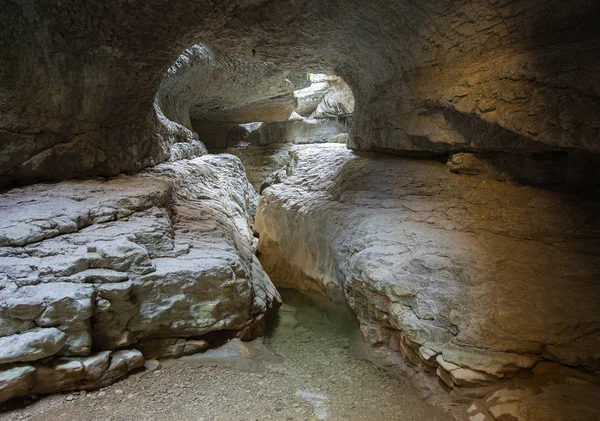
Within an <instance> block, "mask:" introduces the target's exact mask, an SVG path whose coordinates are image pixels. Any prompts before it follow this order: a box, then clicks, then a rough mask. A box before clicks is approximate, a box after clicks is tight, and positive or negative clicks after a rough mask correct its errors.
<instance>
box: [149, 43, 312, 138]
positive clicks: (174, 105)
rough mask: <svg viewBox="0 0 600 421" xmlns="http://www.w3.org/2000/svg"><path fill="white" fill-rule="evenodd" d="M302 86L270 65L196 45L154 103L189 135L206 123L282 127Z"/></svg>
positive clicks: (171, 70) (179, 61) (173, 70)
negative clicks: (273, 123)
mask: <svg viewBox="0 0 600 421" xmlns="http://www.w3.org/2000/svg"><path fill="white" fill-rule="evenodd" d="M290 79H292V80H294V81H297V83H299V84H298V85H294V83H292V82H291V81H290ZM302 82H305V83H302ZM306 82H307V81H305V80H303V79H302V78H298V77H294V75H292V74H290V72H284V71H282V70H280V69H278V68H277V67H276V66H275V65H274V64H273V63H267V62H262V61H256V60H254V61H251V60H242V59H239V58H236V57H234V56H232V55H230V54H227V53H224V52H222V51H219V50H218V49H216V48H214V47H212V46H210V45H207V44H198V45H195V46H193V47H190V48H188V49H187V50H186V51H184V52H183V54H182V55H181V56H179V58H178V59H177V61H176V62H175V64H173V66H171V67H170V68H169V70H168V71H167V75H166V77H165V79H164V80H163V81H162V84H161V86H160V89H159V91H158V103H159V105H160V107H161V109H162V110H163V112H164V113H165V115H166V116H167V117H168V118H169V119H170V120H173V121H176V122H178V123H180V124H182V125H183V126H185V127H187V128H188V129H190V130H193V126H201V125H203V124H209V123H212V124H215V123H220V124H222V125H232V124H240V123H252V122H255V121H264V122H271V121H285V120H287V119H288V117H289V116H290V114H291V113H292V111H294V109H295V108H296V99H295V98H294V94H293V92H294V90H296V89H300V88H302V87H304V86H305V85H306ZM192 120H193V121H194V122H193V124H192Z"/></svg>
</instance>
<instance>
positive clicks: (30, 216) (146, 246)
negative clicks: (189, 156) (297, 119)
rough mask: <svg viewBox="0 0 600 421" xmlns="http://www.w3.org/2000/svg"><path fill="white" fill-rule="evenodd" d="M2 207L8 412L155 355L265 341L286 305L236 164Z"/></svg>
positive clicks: (53, 190) (76, 189) (79, 185)
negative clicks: (258, 245) (16, 402)
mask: <svg viewBox="0 0 600 421" xmlns="http://www.w3.org/2000/svg"><path fill="white" fill-rule="evenodd" d="M0 199H1V200H0V213H1V214H2V222H0V282H1V284H2V285H1V287H2V288H1V289H0V327H1V329H0V348H1V350H0V400H2V401H4V400H7V399H9V398H11V397H15V396H22V395H26V394H29V393H51V392H57V391H61V390H71V389H80V388H97V387H101V386H104V385H106V384H109V383H111V382H113V381H115V380H117V379H118V378H120V377H123V376H124V375H126V374H127V373H128V372H129V371H131V370H133V369H136V368H138V367H140V366H141V365H143V363H144V357H143V356H142V352H143V353H144V355H145V356H146V357H151V358H155V357H161V356H180V355H183V354H189V353H194V352H198V351H201V350H204V349H206V347H208V346H209V345H210V341H211V338H212V336H211V335H217V336H218V335H219V334H220V335H225V336H226V337H231V336H239V337H241V338H243V339H252V338H254V337H256V336H258V335H261V334H262V332H263V328H264V320H263V318H264V314H265V313H266V312H267V311H269V310H270V309H273V308H275V307H277V306H278V305H279V301H280V300H279V295H278V293H277V291H276V290H275V289H274V287H273V285H272V284H271V282H270V280H269V278H268V277H267V275H266V274H265V272H264V271H263V269H262V267H261V265H260V263H259V262H258V260H257V258H256V257H255V256H254V250H253V248H252V241H253V234H252V214H253V212H254V209H255V206H256V201H257V195H256V193H255V191H254V189H253V188H252V186H251V185H250V184H249V183H248V181H247V179H246V177H245V172H244V169H243V167H242V166H241V163H240V161H239V159H238V158H235V157H233V156H231V155H219V156H208V155H205V156H203V157H201V158H196V159H194V160H183V161H179V162H176V163H169V164H162V165H159V166H157V167H154V168H153V169H151V170H149V171H147V172H144V173H142V174H140V175H139V176H137V177H127V176H120V177H118V178H115V179H109V180H99V181H67V182H63V183H60V184H37V185H35V186H31V187H26V188H20V189H13V190H9V191H7V192H6V193H3V194H2V195H1V196H0ZM122 348H127V350H121V349H122ZM131 348H138V349H140V350H141V351H142V352H140V351H137V350H135V349H131Z"/></svg>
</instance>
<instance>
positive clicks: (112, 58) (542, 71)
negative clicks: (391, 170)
mask: <svg viewBox="0 0 600 421" xmlns="http://www.w3.org/2000/svg"><path fill="white" fill-rule="evenodd" d="M116 6H118V7H115V5H114V4H110V5H108V4H97V3H96V2H91V1H78V2H75V1H67V2H65V3H63V4H62V5H61V6H60V7H57V6H56V5H55V4H54V3H53V2H50V1H41V2H40V1H32V0H27V1H19V2H16V1H10V0H3V1H2V10H3V13H4V15H5V19H4V25H3V27H2V30H1V32H0V37H1V38H0V45H1V52H2V61H1V63H2V64H1V65H0V66H1V67H0V97H2V99H3V103H2V104H1V105H0V106H1V109H2V113H1V115H0V136H1V141H2V152H1V155H0V177H1V178H0V180H1V184H4V185H6V184H8V183H11V182H15V181H16V182H31V181H35V180H48V179H62V178H67V177H76V176H86V175H114V174H117V173H119V172H122V171H136V170H139V169H141V168H143V167H145V166H148V165H152V164H154V163H157V162H161V161H164V160H166V159H167V158H168V157H169V154H170V144H171V143H172V141H173V138H174V134H173V131H172V130H169V129H166V128H165V126H164V125H163V124H162V123H160V120H159V118H158V117H157V115H156V111H155V110H154V108H153V104H154V98H155V95H156V92H157V89H158V87H159V85H160V83H161V80H162V77H163V74H164V73H165V71H166V69H167V68H168V66H170V65H171V64H172V63H173V62H174V61H175V59H176V58H177V56H178V55H179V54H180V53H181V51H182V50H183V49H184V48H185V47H188V46H190V45H193V44H195V43H197V42H200V41H208V42H209V43H212V44H214V45H216V46H218V47H220V48H222V49H224V50H225V51H228V52H230V53H233V54H235V55H237V56H240V57H244V58H248V59H260V60H265V61H272V62H275V63H276V64H277V65H279V66H280V67H281V68H285V69H288V70H300V71H310V70H318V71H329V72H332V73H333V72H335V73H336V74H339V75H341V76H342V77H343V78H344V79H345V80H346V81H347V82H348V83H349V84H350V86H351V87H352V89H353V91H354V94H355V97H356V102H357V106H356V112H355V120H356V124H355V127H354V130H353V133H352V135H351V137H350V140H349V145H350V146H351V147H352V148H355V149H361V150H387V151H417V152H423V151H426V152H431V151H433V152H450V151H464V150H513V151H529V152H531V151H538V150H548V149H551V150H562V149H569V148H575V149H584V150H591V151H595V152H597V151H598V149H599V148H600V146H599V145H600V143H599V142H597V139H598V122H597V121H595V120H594V119H593V118H590V117H589V116H592V115H600V105H599V101H598V86H599V83H598V81H597V77H596V76H595V75H596V74H598V68H599V66H600V61H599V60H598V57H597V54H590V53H594V52H596V53H597V51H598V30H597V29H596V25H595V24H594V22H595V21H596V20H597V18H598V17H599V14H600V7H598V5H597V4H596V3H595V2H593V1H589V0H576V1H575V2H572V3H571V4H570V7H569V8H568V9H567V8H564V7H563V6H562V4H561V2H560V1H558V0H554V1H550V2H547V1H542V0H521V1H518V2H501V1H500V2H499V1H493V0H490V1H486V2H480V1H467V0H465V1H460V2H456V1H450V0H430V1H427V2H425V3H419V4H417V3H414V2H411V1H384V0H382V1H377V2H368V3H365V2H362V1H358V0H353V1H341V0H337V1H325V0H314V1H300V0H287V1H284V0H278V1H274V2H266V1H239V0H238V1H222V2H218V3H215V2H210V1H189V0H177V1H169V2H167V1H161V2H153V4H152V5H147V4H144V3H143V2H139V1H129V2H119V3H118V5H116ZM482 133H483V135H482Z"/></svg>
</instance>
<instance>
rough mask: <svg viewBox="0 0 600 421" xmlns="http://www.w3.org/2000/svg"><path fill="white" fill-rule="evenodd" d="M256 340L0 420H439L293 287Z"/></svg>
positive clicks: (352, 333) (345, 328)
mask: <svg viewBox="0 0 600 421" xmlns="http://www.w3.org/2000/svg"><path fill="white" fill-rule="evenodd" d="M284 301H286V302H287V304H285V305H284V307H283V308H282V309H281V310H280V312H279V315H280V317H279V323H278V325H277V327H276V328H275V329H274V331H273V333H272V334H271V335H269V336H268V337H267V338H266V339H265V341H264V343H263V340H262V339H259V340H256V341H254V342H252V343H241V342H239V341H237V340H234V341H231V342H229V343H228V344H226V345H225V346H224V347H222V348H219V349H217V350H215V351H209V352H207V353H205V354H198V355H197V356H191V357H185V358H183V359H180V360H164V361H162V362H161V366H160V368H159V369H157V370H155V371H143V372H139V373H136V374H134V375H132V376H130V377H129V378H127V379H125V380H123V381H121V382H118V383H116V384H113V385H111V386H109V387H106V388H104V389H101V390H98V391H91V392H87V393H86V392H73V393H64V394H57V395H52V396H47V397H42V398H40V399H38V400H37V401H35V402H32V403H30V404H28V405H23V404H13V407H12V408H11V409H8V410H5V411H4V412H3V413H1V414H0V420H36V421H48V420H110V421H126V420H127V421H130V420H145V421H146V420H147V421H150V420H181V421H188V420H189V421H209V420H223V421H225V420H227V421H234V420H235V421H238V420H239V421H242V420H244V421H247V420H320V419H327V420H340V421H341V420H348V421H350V420H357V421H358V420H377V421H385V420H401V421H448V420H451V419H453V418H450V417H449V416H448V415H446V414H443V413H441V412H440V411H437V410H435V409H433V408H432V407H431V406H430V405H428V404H427V403H425V402H423V401H421V400H420V399H419V398H418V397H417V396H416V395H415V393H414V392H413V390H412V389H411V387H410V385H409V384H408V382H407V381H405V382H402V381H399V380H396V379H393V378H391V377H389V376H388V375H386V373H385V372H383V371H382V370H380V369H378V368H376V367H375V366H374V365H372V364H371V363H369V362H366V361H363V360H361V359H358V358H356V357H354V356H353V353H352V352H351V349H352V347H351V345H352V343H353V341H354V340H356V327H355V326H352V325H350V324H349V323H347V321H346V320H345V319H343V318H341V317H337V316H336V315H335V314H334V313H328V312H324V311H322V310H321V309H318V308H317V307H315V306H314V305H312V304H311V303H310V302H309V301H308V300H306V299H304V298H302V297H301V296H299V295H297V294H296V295H289V294H288V295H287V296H285V295H284Z"/></svg>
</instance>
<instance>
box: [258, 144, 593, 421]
mask: <svg viewBox="0 0 600 421" xmlns="http://www.w3.org/2000/svg"><path fill="white" fill-rule="evenodd" d="M294 150H295V153H296V154H297V161H296V162H295V163H294V164H295V165H294V166H293V168H292V169H291V171H288V173H289V174H290V175H289V176H288V177H287V178H284V179H283V180H282V182H281V183H279V184H274V185H272V186H271V187H270V188H268V189H266V190H265V191H264V192H263V197H262V199H261V202H260V204H259V208H258V213H257V217H256V227H257V230H258V231H259V233H260V241H259V252H260V254H259V255H260V258H261V261H262V263H263V266H264V267H265V270H266V271H267V273H269V275H270V276H271V278H272V279H273V281H274V282H275V284H276V285H279V286H282V287H288V288H297V289H300V290H303V291H307V292H310V293H313V294H314V293H317V294H321V295H322V296H325V297H328V298H329V299H331V300H333V301H337V302H340V303H347V304H348V305H350V307H351V308H352V309H353V310H354V312H355V313H356V315H357V317H358V320H359V321H360V324H361V330H362V333H363V336H364V338H365V340H366V341H367V342H368V343H369V344H370V345H371V347H373V348H374V349H375V355H377V356H378V357H380V358H381V359H382V360H383V363H384V365H387V366H388V367H389V366H391V367H392V370H393V369H394V367H396V368H398V369H399V370H400V371H403V372H404V373H405V374H408V375H410V376H417V377H419V376H421V377H422V375H416V374H414V373H413V372H412V371H410V370H408V371H407V370H406V369H403V368H402V367H404V365H405V364H408V365H409V366H412V367H417V368H419V369H418V371H420V372H429V373H432V374H431V375H432V376H435V375H437V376H438V377H439V378H440V379H441V380H442V381H443V382H444V383H446V384H447V385H448V386H449V387H451V388H454V390H455V391H454V392H453V396H455V397H459V396H464V397H465V398H464V399H467V400H468V399H473V398H476V397H481V398H486V399H487V401H482V402H483V403H481V404H482V405H484V406H483V408H486V407H487V408H488V409H490V410H492V409H493V407H494V406H495V405H499V404H500V403H511V404H512V406H510V405H509V407H505V408H504V410H506V411H507V413H509V414H513V416H515V417H516V418H515V419H520V420H521V419H523V420H524V419H536V420H537V419H540V420H541V419H555V418H556V417H555V418H543V416H538V417H537V418H536V417H534V416H531V418H528V417H527V416H526V414H525V415H523V414H521V415H519V414H518V413H519V409H518V406H519V404H518V402H519V401H521V399H523V402H524V403H523V406H522V408H521V410H522V411H524V413H526V412H527V410H526V409H524V408H525V406H526V405H539V406H540V408H547V407H548V405H552V401H553V400H554V398H553V396H556V394H557V393H559V391H560V390H566V389H568V388H569V387H570V384H574V383H577V384H579V383H581V384H585V385H586V386H585V387H587V388H589V390H590V391H591V390H594V392H590V393H593V394H594V396H596V397H597V396H598V395H599V393H600V392H599V391H598V388H597V386H592V384H593V383H594V382H595V380H594V379H593V377H591V376H590V375H589V373H598V372H599V371H600V359H599V355H598V349H599V345H600V336H599V334H598V326H600V319H599V318H598V315H599V314H600V307H599V303H598V300H597V297H598V294H599V293H600V290H599V288H600V285H599V284H598V279H599V278H598V276H599V273H600V272H599V270H600V267H599V266H598V262H599V261H600V259H599V254H600V221H599V220H598V217H597V216H598V215H599V214H600V213H599V211H600V208H599V205H598V203H600V202H599V201H598V196H597V194H592V193H590V192H587V194H581V195H578V194H575V193H570V191H572V190H569V189H566V190H561V189H558V188H556V189H550V188H534V187H527V186H519V185H516V184H513V183H510V182H500V181H497V180H495V179H490V178H488V177H480V176H471V175H466V174H455V173H453V172H451V171H449V168H447V166H446V165H444V163H440V162H435V161H423V160H411V159H407V158H393V157H385V156H381V155H361V156H360V157H359V156H357V155H354V154H353V152H352V151H349V150H347V149H345V147H344V146H343V145H319V146H295V147H294ZM452 168H454V167H452ZM552 364H554V365H552ZM544 367H545V368H544ZM573 368H575V369H577V370H578V371H577V370H572V369H573ZM532 369H533V371H534V372H536V373H537V374H540V375H546V374H548V373H549V372H552V373H553V374H552V376H553V377H551V378H550V377H543V379H544V380H543V381H542V380H541V378H542V377H540V379H538V380H536V381H537V382H538V383H537V384H536V385H532V384H530V383H527V380H526V379H527V378H528V376H529V377H530V374H526V373H531V371H530V370H532ZM536 370H537V371H536ZM560 370H564V372H562V373H563V375H562V376H560V375H557V374H556V373H557V372H558V371H560ZM508 379H511V380H508ZM509 381H510V382H514V383H507V384H508V386H507V385H505V386H493V388H498V387H510V388H515V387H517V386H519V387H522V388H525V389H527V390H528V391H527V392H526V393H525V394H523V395H521V396H517V397H513V398H510V399H509V398H507V399H506V400H504V401H498V400H496V399H494V397H493V396H491V393H492V391H493V390H495V389H493V388H488V389H486V388H482V386H487V385H497V384H501V385H502V384H503V383H502V382H509ZM521 381H522V382H523V384H521V383H519V382H521ZM552 384H555V385H556V386H552V387H556V390H554V391H551V389H546V388H547V387H551V386H549V385H552ZM538 387H542V389H536V388H538ZM465 390H467V391H465ZM541 390H543V391H544V394H542V392H541ZM546 391H547V392H548V394H545V393H546ZM423 393H424V395H425V396H428V395H431V393H437V392H436V391H435V387H433V386H427V387H425V390H424V391H423ZM503 393H504V392H503ZM534 395H535V396H537V397H535V398H534V397H533V396H534ZM531 399H532V401H531V403H527V404H525V402H526V401H528V400H531ZM596 399H597V398H596ZM486 402H487V403H486ZM533 402H537V403H535V404H534V403H533ZM582 402H583V403H582ZM579 404H582V405H583V406H584V407H585V406H586V405H587V406H588V407H587V409H585V408H584V409H582V411H583V413H585V414H588V415H590V412H589V409H590V408H592V409H593V401H592V402H590V401H589V399H587V398H585V397H584V398H581V400H577V405H579ZM557 405H558V404H557ZM561 405H562V406H561V408H562V409H561V410H564V409H565V405H566V403H565V401H563V403H562V404H561ZM577 405H575V406H577ZM577 408H579V406H577ZM494 410H496V411H501V409H499V408H496V409H494ZM539 411H541V412H540V413H543V411H542V409H540V410H539ZM548 411H550V412H552V410H551V409H549V410H548ZM586 411H588V412H586ZM472 412H473V414H472V415H473V417H475V418H473V419H474V420H475V419H487V418H481V417H482V416H483V415H481V417H480V418H477V417H479V415H478V414H479V412H481V414H484V413H485V411H484V409H482V411H477V410H475V409H474V410H473V411H472ZM591 413H593V412H591ZM514 414H517V415H514ZM560 414H562V415H561V416H564V415H565V413H564V412H560V413H559V415H560ZM490 419H491V418H490ZM498 419H503V418H501V417H500V418H498ZM507 419H509V418H507ZM510 419H513V418H510ZM556 419H561V418H560V416H559V417H558V418H556ZM577 419H587V418H585V417H583V418H577Z"/></svg>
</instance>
